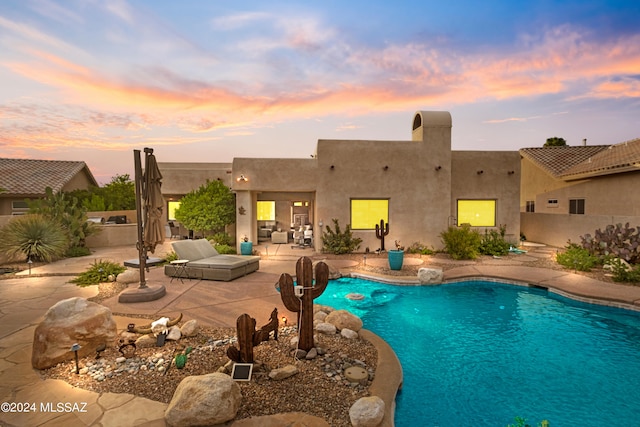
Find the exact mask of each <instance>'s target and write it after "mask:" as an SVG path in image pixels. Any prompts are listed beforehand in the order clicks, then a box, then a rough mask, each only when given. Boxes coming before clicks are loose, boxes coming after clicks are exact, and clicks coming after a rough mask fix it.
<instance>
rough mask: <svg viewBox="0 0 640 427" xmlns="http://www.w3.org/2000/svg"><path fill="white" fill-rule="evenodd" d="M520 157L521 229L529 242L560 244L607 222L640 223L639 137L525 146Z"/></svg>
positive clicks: (632, 224) (575, 239) (592, 230)
mask: <svg viewBox="0 0 640 427" xmlns="http://www.w3.org/2000/svg"><path fill="white" fill-rule="evenodd" d="M520 155H521V157H522V166H521V170H522V185H521V189H520V208H521V211H522V212H523V214H522V221H521V228H522V232H523V233H524V234H525V236H526V237H527V239H528V240H533V241H538V242H543V243H547V244H550V245H554V246H564V245H566V244H567V241H569V240H571V241H572V242H575V243H579V242H580V236H582V235H585V234H587V233H588V234H591V235H593V234H594V231H595V230H596V229H598V228H604V227H606V226H607V225H608V224H616V223H622V224H624V223H626V222H629V223H630V225H631V226H640V138H639V139H634V140H631V141H626V142H622V143H620V144H615V145H597V146H587V145H583V146H576V147H569V146H566V147H542V148H523V149H521V150H520Z"/></svg>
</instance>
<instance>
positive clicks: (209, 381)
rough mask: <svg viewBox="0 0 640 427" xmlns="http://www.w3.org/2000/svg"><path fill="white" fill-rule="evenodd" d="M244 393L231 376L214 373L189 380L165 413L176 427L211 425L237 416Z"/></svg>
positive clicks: (180, 388)
mask: <svg viewBox="0 0 640 427" xmlns="http://www.w3.org/2000/svg"><path fill="white" fill-rule="evenodd" d="M241 401H242V394H241V393H240V386H238V384H236V382H235V381H233V380H232V379H231V377H230V376H229V375H226V374H222V373H218V372H215V373H212V374H206V375H196V376H191V377H186V378H185V379H183V380H182V381H180V384H178V387H177V388H176V391H175V392H174V393H173V397H172V398H171V402H169V406H168V407H167V410H166V411H165V413H164V417H165V421H166V423H167V424H168V425H170V426H173V427H181V426H210V425H216V424H222V423H225V422H227V421H230V420H232V419H234V418H235V417H236V414H237V413H238V409H239V408H240V403H241Z"/></svg>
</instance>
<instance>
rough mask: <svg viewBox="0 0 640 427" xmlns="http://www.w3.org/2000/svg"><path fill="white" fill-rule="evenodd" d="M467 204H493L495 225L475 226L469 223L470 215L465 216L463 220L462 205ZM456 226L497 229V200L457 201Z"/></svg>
mask: <svg viewBox="0 0 640 427" xmlns="http://www.w3.org/2000/svg"><path fill="white" fill-rule="evenodd" d="M465 202H492V203H493V223H492V224H489V223H480V224H474V223H472V222H470V221H468V215H463V216H462V219H461V215H460V212H461V203H463V204H464V203H465ZM456 214H457V216H456V225H457V226H458V227H460V226H461V225H462V224H470V225H471V227H496V226H497V224H498V200H497V199H457V200H456Z"/></svg>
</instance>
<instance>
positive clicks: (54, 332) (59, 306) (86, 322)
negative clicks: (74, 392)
mask: <svg viewBox="0 0 640 427" xmlns="http://www.w3.org/2000/svg"><path fill="white" fill-rule="evenodd" d="M116 335H117V327H116V322H115V320H114V319H113V317H112V316H111V310H109V309H108V308H107V307H105V306H102V305H100V304H96V303H94V302H91V301H87V300H86V299H84V298H78V297H76V298H69V299H65V300H62V301H59V302H58V303H56V304H55V305H53V306H52V307H51V308H49V310H47V313H46V314H45V315H44V320H43V321H42V322H41V323H40V324H39V325H38V326H37V327H36V330H35V332H34V334H33V348H32V353H31V365H32V366H33V367H34V368H35V369H46V368H50V367H52V366H55V365H57V364H58V363H60V362H64V361H65V360H71V359H73V358H74V353H73V352H72V351H71V346H73V345H74V344H76V343H77V344H80V350H79V351H78V356H79V357H84V356H88V355H91V354H96V349H97V348H99V347H101V346H103V345H107V346H108V345H112V343H113V342H115V339H116Z"/></svg>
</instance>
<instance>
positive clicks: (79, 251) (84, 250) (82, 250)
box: [65, 246, 91, 258]
mask: <svg viewBox="0 0 640 427" xmlns="http://www.w3.org/2000/svg"><path fill="white" fill-rule="evenodd" d="M86 255H91V250H90V249H89V248H88V247H86V246H71V247H70V248H69V249H67V252H66V253H65V256H66V257H68V258H75V257H79V256H86Z"/></svg>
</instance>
